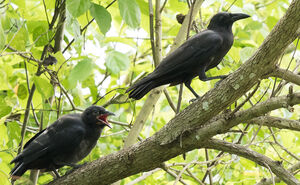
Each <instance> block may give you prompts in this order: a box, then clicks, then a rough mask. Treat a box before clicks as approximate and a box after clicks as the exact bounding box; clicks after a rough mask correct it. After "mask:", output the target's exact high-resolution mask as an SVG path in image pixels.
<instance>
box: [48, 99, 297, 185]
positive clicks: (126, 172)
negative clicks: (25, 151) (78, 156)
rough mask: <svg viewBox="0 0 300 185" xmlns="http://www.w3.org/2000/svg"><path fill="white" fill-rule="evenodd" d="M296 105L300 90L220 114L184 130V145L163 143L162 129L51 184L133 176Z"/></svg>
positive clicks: (102, 182)
mask: <svg viewBox="0 0 300 185" xmlns="http://www.w3.org/2000/svg"><path fill="white" fill-rule="evenodd" d="M295 104H300V93H296V94H294V96H293V97H292V98H290V97H287V96H280V97H274V98H271V99H269V100H267V101H265V102H262V103H258V104H257V105H255V106H254V107H252V108H250V109H248V110H244V111H239V112H236V113H235V114H234V115H233V116H231V118H230V119H226V115H225V114H222V115H219V116H217V117H216V118H214V119H212V120H211V121H210V122H208V123H206V124H204V125H202V126H201V127H199V128H198V129H195V130H192V131H190V132H188V133H184V134H183V135H182V146H180V139H176V140H174V141H173V142H172V143H169V144H166V145H160V143H161V140H162V139H163V138H162V136H163V135H164V134H163V133H161V132H160V131H159V132H157V133H156V134H154V135H153V136H152V137H149V138H147V139H146V140H144V141H142V142H140V143H138V144H135V145H132V146H131V147H128V148H125V149H122V150H120V151H118V152H116V153H113V154H110V155H107V156H104V157H102V158H100V159H98V160H96V161H93V162H91V163H89V164H87V165H85V166H83V167H81V168H79V169H76V170H74V171H73V172H72V173H70V174H68V175H65V176H63V177H61V178H59V179H57V180H55V181H53V182H51V183H50V184H52V185H58V184H91V185H93V184H95V185H96V184H98V185H99V184H111V183H113V182H115V181H118V180H120V179H123V178H125V177H128V176H130V175H133V174H136V173H139V172H144V171H150V170H153V169H155V168H158V167H160V165H161V163H162V162H164V161H167V160H169V159H171V158H173V157H175V156H178V155H180V154H182V153H185V152H188V151H191V150H193V149H196V148H203V146H204V145H205V143H206V142H207V139H208V138H211V137H213V136H215V135H217V134H221V133H226V132H227V131H228V130H229V129H230V128H232V127H234V126H236V125H238V124H239V123H241V122H244V121H247V120H250V119H253V118H254V117H257V116H261V115H264V114H265V113H266V112H270V111H272V110H275V109H278V108H283V107H286V106H287V105H288V106H293V105H295ZM181 117H182V116H181ZM205 146H206V145H205Z"/></svg>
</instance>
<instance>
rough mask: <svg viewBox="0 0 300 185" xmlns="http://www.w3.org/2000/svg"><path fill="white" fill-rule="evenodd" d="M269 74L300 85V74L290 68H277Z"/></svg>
mask: <svg viewBox="0 0 300 185" xmlns="http://www.w3.org/2000/svg"><path fill="white" fill-rule="evenodd" d="M269 76H273V77H278V78H282V79H284V80H286V81H288V82H292V83H294V84H297V85H300V75H299V74H295V73H293V72H292V71H289V70H285V69H281V68H276V70H274V71H273V72H272V73H271V74H270V75H269Z"/></svg>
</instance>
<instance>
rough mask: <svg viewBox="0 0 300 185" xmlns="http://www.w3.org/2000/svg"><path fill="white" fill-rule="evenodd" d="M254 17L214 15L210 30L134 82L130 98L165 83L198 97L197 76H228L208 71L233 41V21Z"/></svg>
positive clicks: (187, 42)
mask: <svg viewBox="0 0 300 185" xmlns="http://www.w3.org/2000/svg"><path fill="white" fill-rule="evenodd" d="M247 17H250V16H249V15H247V14H242V13H227V12H222V13H218V14H216V15H214V16H213V17H212V19H211V21H210V23H209V25H208V27H207V29H206V30H204V31H202V32H200V33H198V34H196V35H194V36H193V37H191V38H189V39H188V40H187V41H186V42H185V43H183V44H182V45H181V46H180V47H179V48H177V49H176V50H175V51H174V52H172V53H171V54H170V55H168V56H167V57H166V58H164V59H163V60H162V62H161V63H160V64H159V65H158V66H157V68H156V69H155V70H154V71H153V72H152V73H150V74H149V75H148V76H146V77H145V78H143V79H141V80H140V81H138V82H137V83H135V84H133V85H132V86H131V87H130V88H129V89H128V90H127V91H126V92H130V91H131V92H130V93H129V97H130V98H134V99H137V100H138V99H141V98H142V97H143V96H144V95H145V94H147V93H148V92H149V91H150V90H151V89H153V88H155V87H158V86H161V85H165V84H170V85H177V84H180V83H184V84H185V86H186V87H187V88H188V89H189V90H190V91H191V92H192V93H193V94H194V95H195V96H196V98H198V97H199V96H198V94H197V93H196V92H195V91H194V89H192V87H191V81H192V79H193V78H195V77H196V76H199V79H200V80H202V81H208V80H212V79H224V78H226V77H227V76H225V75H222V76H214V77H207V76H206V75H205V72H206V71H208V70H209V69H211V68H214V67H216V66H217V65H218V64H219V63H220V62H221V60H222V59H223V57H224V56H225V55H226V53H227V52H228V51H229V49H230V48H231V46H232V44H233V34H232V24H233V23H234V22H235V21H237V20H240V19H244V18H247Z"/></svg>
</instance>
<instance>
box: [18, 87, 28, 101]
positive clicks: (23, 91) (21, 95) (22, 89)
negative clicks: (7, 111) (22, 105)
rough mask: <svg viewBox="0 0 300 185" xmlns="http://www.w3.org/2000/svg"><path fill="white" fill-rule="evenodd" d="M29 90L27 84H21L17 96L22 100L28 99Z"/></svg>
mask: <svg viewBox="0 0 300 185" xmlns="http://www.w3.org/2000/svg"><path fill="white" fill-rule="evenodd" d="M27 94H28V92H27V88H26V86H25V84H21V85H19V87H18V91H17V96H18V97H19V98H20V99H21V100H24V99H25V98H26V97H27Z"/></svg>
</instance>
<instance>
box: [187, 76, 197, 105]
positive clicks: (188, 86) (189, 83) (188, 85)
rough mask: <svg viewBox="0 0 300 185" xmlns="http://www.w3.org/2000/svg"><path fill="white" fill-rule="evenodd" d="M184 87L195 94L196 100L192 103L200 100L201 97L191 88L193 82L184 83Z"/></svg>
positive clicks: (192, 100)
mask: <svg viewBox="0 0 300 185" xmlns="http://www.w3.org/2000/svg"><path fill="white" fill-rule="evenodd" d="M184 85H185V86H186V87H187V88H188V89H189V90H190V91H191V92H192V93H193V94H194V96H195V97H196V98H194V99H191V100H190V103H192V102H194V101H195V100H197V99H198V98H200V96H199V95H198V94H197V93H196V92H195V90H194V89H193V88H192V87H191V80H189V81H186V82H184Z"/></svg>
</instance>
